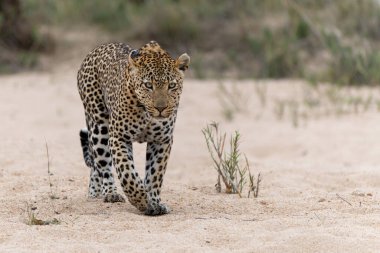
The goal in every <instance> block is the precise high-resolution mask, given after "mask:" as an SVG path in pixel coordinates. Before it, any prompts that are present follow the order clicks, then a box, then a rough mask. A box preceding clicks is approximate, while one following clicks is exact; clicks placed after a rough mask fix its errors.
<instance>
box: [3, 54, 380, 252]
mask: <svg viewBox="0 0 380 253" xmlns="http://www.w3.org/2000/svg"><path fill="white" fill-rule="evenodd" d="M88 49H89V48H88ZM88 49H86V50H88ZM86 50H79V51H78V52H80V53H78V54H75V56H72V57H71V56H70V55H66V56H65V57H66V58H65V57H61V59H63V60H62V61H60V62H59V64H58V63H57V64H56V65H55V66H54V67H51V68H48V69H45V70H40V71H34V72H28V73H19V74H14V75H5V76H0V86H1V92H0V101H1V102H0V103H1V106H0V115H1V116H2V122H1V131H0V139H1V141H2V143H1V145H0V185H1V187H0V202H1V204H0V207H1V208H0V252H232V251H233V252H379V251H380V193H379V190H380V144H379V143H380V142H379V140H380V124H379V122H380V114H379V113H377V111H376V109H374V108H372V109H370V110H368V111H366V112H361V113H356V114H355V113H354V114H345V115H341V116H334V115H329V116H321V117H315V118H313V117H310V118H309V119H308V120H307V121H304V122H301V123H300V124H299V126H298V127H294V126H293V125H292V121H291V120H290V119H288V118H286V117H285V119H283V120H278V119H277V118H276V116H275V113H274V112H273V111H274V108H275V107H274V106H275V103H276V102H275V101H277V100H276V99H278V97H281V96H285V97H286V96H288V97H290V98H291V97H292V96H295V97H296V96H297V95H296V94H297V92H298V91H299V90H300V89H303V87H306V86H307V84H304V83H302V82H299V81H292V80H285V81H265V82H263V81H261V82H258V81H241V82H229V81H224V82H225V83H227V84H229V85H235V86H236V87H237V90H240V91H244V98H246V99H247V100H248V101H247V102H246V103H245V105H246V106H247V109H246V110H243V111H242V112H237V113H236V114H235V117H234V119H233V120H232V121H228V120H227V119H226V118H225V117H224V115H223V110H222V105H221V103H220V99H219V95H220V89H219V88H218V83H219V82H217V81H199V80H192V79H188V80H186V82H185V89H184V92H183V95H182V99H181V106H180V110H179V113H178V121H177V124H176V129H175V140H174V147H173V150H172V155H171V158H170V162H169V166H168V170H167V173H166V176H165V179H164V186H163V191H162V199H163V201H164V202H165V203H167V204H168V205H169V206H170V207H171V209H172V212H171V213H170V214H168V215H164V216H159V217H147V216H144V215H143V214H141V213H140V212H139V211H138V210H136V209H135V208H134V207H133V206H132V205H130V204H129V203H115V204H110V203H103V202H102V201H101V200H89V199H88V198H87V185H88V177H89V169H88V168H87V167H86V166H85V164H84V162H83V158H82V154H81V148H80V144H79V138H78V131H79V129H80V128H82V127H83V126H84V115H83V108H82V105H81V101H80V99H79V96H78V94H77V89H76V71H77V68H78V66H79V64H80V62H81V58H83V57H84V55H85V53H86ZM257 85H264V86H265V87H266V94H267V95H266V96H267V98H266V100H267V101H266V105H265V106H264V105H262V104H260V102H259V96H258V95H257V90H256V89H255V87H257ZM352 92H354V93H355V92H357V93H360V92H362V90H358V91H356V90H353V91H352ZM367 92H373V93H374V94H375V93H376V94H378V93H379V91H378V90H376V89H367ZM212 121H218V122H219V123H220V127H221V129H222V130H223V131H226V132H227V133H231V132H233V131H234V130H238V131H239V132H240V133H241V135H242V143H241V151H242V152H244V153H245V154H246V155H247V157H248V159H249V161H250V163H251V170H252V172H253V173H255V174H257V173H258V172H261V174H262V176H263V181H262V183H261V189H260V192H259V197H258V198H257V199H254V198H247V197H246V194H244V196H243V198H239V197H238V196H237V195H228V194H224V193H217V192H216V191H215V187H214V185H215V182H216V176H217V174H216V172H215V170H214V169H213V167H212V161H211V159H210V157H209V154H208V152H207V148H206V145H205V141H204V138H203V136H202V133H201V129H202V128H203V127H205V126H206V125H207V124H208V123H210V122H212ZM46 143H47V145H48V148H49V159H50V171H51V174H52V175H51V176H50V182H51V184H52V186H51V187H49V176H48V172H47V168H48V166H47V155H46ZM134 148H135V154H134V155H135V160H136V164H137V167H138V169H139V171H140V172H141V173H143V164H144V149H145V145H142V144H139V145H135V146H134ZM119 190H120V187H119ZM51 195H53V196H55V197H56V198H57V199H51V197H50V196H51ZM27 206H29V207H30V208H31V207H33V209H35V210H34V213H35V215H36V217H37V218H38V219H43V220H49V219H53V218H56V219H58V220H59V221H60V224H59V225H47V226H30V225H27V224H26V222H27V220H28V215H27V211H26V209H27Z"/></svg>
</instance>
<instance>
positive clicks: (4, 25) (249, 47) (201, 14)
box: [0, 0, 380, 85]
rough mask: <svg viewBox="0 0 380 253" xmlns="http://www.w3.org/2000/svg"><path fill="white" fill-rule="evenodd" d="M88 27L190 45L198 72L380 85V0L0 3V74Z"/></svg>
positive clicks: (111, 35)
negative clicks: (67, 35) (70, 33)
mask: <svg viewBox="0 0 380 253" xmlns="http://www.w3.org/2000/svg"><path fill="white" fill-rule="evenodd" d="M90 27H91V28H94V27H95V28H96V29H98V30H97V31H99V32H100V33H102V34H107V36H108V37H107V38H108V40H112V41H123V42H127V43H129V44H131V45H132V46H133V47H139V46H141V45H142V44H145V43H146V42H147V41H150V40H157V41H158V42H159V43H160V44H161V45H162V46H163V47H164V48H166V49H167V50H168V51H169V52H170V53H172V54H173V56H177V55H178V54H179V53H182V52H183V51H187V52H188V53H189V54H190V55H191V57H192V66H191V67H192V71H191V76H192V77H193V78H214V79H215V78H217V79H219V78H238V79H249V78H265V79H268V78H269V79H279V78H287V79H288V78H297V79H299V78H300V79H306V80H308V81H311V82H328V83H334V84H343V85H375V84H378V83H379V82H380V71H379V70H380V50H379V43H378V42H379V40H380V2H379V1H377V0H344V1H331V0H282V1H281V0H266V1H262V0H236V1H229V0H219V1H206V0H186V1H185V0H162V1H155V0H130V1H127V0H113V1H103V0H82V1H78V0H62V1H58V0H0V72H1V73H9V72H15V71H20V70H25V69H31V68H36V67H38V66H39V62H40V58H41V55H45V56H46V55H49V54H54V52H56V51H55V50H56V48H57V47H56V45H57V44H58V45H59V43H60V41H61V40H62V38H64V37H65V36H66V34H65V32H68V31H70V30H72V29H76V30H78V29H79V30H81V29H82V30H83V31H84V30H87V29H89V28H90ZM57 29H58V30H57ZM59 29H61V30H59ZM57 31H59V32H57ZM99 42H101V41H99ZM83 56H84V55H83Z"/></svg>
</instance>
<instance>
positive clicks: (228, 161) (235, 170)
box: [202, 122, 261, 197]
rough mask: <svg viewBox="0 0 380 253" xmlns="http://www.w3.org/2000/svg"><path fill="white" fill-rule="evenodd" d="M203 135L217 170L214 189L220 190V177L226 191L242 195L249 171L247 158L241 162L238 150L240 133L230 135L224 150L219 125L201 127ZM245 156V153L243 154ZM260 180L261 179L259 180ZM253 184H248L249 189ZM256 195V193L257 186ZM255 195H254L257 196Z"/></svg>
mask: <svg viewBox="0 0 380 253" xmlns="http://www.w3.org/2000/svg"><path fill="white" fill-rule="evenodd" d="M202 133H203V135H204V137H205V140H206V144H207V148H208V151H209V153H210V155H211V158H212V160H213V162H214V168H215V170H216V171H217V172H218V180H217V183H216V185H215V186H216V190H217V191H218V192H221V189H222V187H221V179H222V181H223V183H224V185H225V192H226V193H235V194H238V195H239V197H242V192H243V189H244V186H245V185H246V182H247V178H246V176H247V172H248V173H249V177H250V179H251V172H250V171H249V163H248V159H247V158H246V157H245V163H242V162H241V158H242V156H243V155H244V154H242V153H241V152H240V150H239V144H240V134H239V132H237V131H236V132H235V133H234V134H233V135H232V136H231V137H230V143H229V144H230V145H229V150H228V151H226V150H225V140H226V133H223V134H221V133H220V132H219V125H218V124H217V123H215V122H214V123H211V124H209V125H208V126H207V127H206V128H204V129H202ZM244 156H245V155H244ZM260 181H261V180H260ZM252 187H253V186H251V185H250V189H252ZM255 187H257V195H258V186H255ZM257 195H256V196H257Z"/></svg>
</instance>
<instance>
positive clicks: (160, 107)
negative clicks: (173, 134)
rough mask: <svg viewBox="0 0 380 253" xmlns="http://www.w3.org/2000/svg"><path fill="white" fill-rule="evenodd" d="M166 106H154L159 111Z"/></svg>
mask: <svg viewBox="0 0 380 253" xmlns="http://www.w3.org/2000/svg"><path fill="white" fill-rule="evenodd" d="M166 108H167V106H156V109H157V110H158V111H159V112H160V113H161V112H162V111H163V110H165V109H166Z"/></svg>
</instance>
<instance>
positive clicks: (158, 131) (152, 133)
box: [127, 116, 175, 143]
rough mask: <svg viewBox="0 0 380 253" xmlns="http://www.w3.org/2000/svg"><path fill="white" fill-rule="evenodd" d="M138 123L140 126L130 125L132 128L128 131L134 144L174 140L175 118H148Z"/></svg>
mask: <svg viewBox="0 0 380 253" xmlns="http://www.w3.org/2000/svg"><path fill="white" fill-rule="evenodd" d="M138 123H140V124H130V128H129V129H128V130H127V131H128V133H129V134H130V136H131V137H132V141H133V142H139V143H144V142H157V143H166V142H169V141H170V140H171V138H172V135H173V131H174V123H175V117H173V116H172V117H169V118H167V119H154V118H146V119H143V120H141V121H140V122H138Z"/></svg>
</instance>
